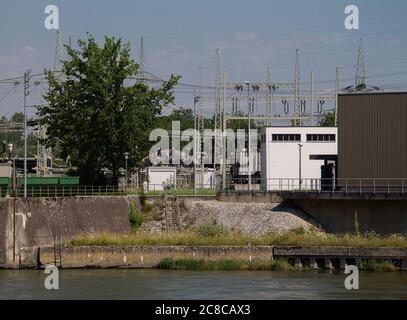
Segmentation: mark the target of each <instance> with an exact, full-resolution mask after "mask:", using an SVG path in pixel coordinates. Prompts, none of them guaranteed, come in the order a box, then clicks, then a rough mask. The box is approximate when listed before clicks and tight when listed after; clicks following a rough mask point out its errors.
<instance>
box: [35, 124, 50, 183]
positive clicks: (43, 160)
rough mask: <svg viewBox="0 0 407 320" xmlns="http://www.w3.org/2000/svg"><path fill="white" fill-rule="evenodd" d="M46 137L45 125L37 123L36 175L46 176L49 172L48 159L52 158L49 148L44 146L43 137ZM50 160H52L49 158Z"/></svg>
mask: <svg viewBox="0 0 407 320" xmlns="http://www.w3.org/2000/svg"><path fill="white" fill-rule="evenodd" d="M46 138H47V127H46V126H45V125H41V124H38V129H37V139H38V143H37V176H47V175H48V174H49V173H50V172H49V168H48V159H52V151H51V148H48V147H46V146H45V145H44V144H43V143H44V139H46ZM51 161H52V160H51Z"/></svg>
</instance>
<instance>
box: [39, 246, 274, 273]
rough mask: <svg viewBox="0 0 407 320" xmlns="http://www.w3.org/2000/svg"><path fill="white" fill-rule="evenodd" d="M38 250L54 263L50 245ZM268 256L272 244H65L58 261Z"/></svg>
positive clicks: (93, 263) (91, 263) (135, 262)
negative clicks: (124, 245) (110, 245)
mask: <svg viewBox="0 0 407 320" xmlns="http://www.w3.org/2000/svg"><path fill="white" fill-rule="evenodd" d="M38 254H39V256H38V261H39V262H40V264H41V265H46V264H50V263H55V260H56V259H55V255H54V248H41V249H40V250H39V252H38ZM272 256H273V248H272V247H270V246H262V247H229V246H218V247H209V246H208V247H205V246H202V247H195V246H140V247H66V248H61V260H60V261H61V265H62V267H63V268H85V267H90V268H92V267H93V268H112V267H122V268H152V267H157V266H158V264H159V263H160V262H161V261H162V260H163V259H164V258H173V259H197V260H199V259H204V260H211V261H216V260H229V259H232V260H257V261H271V259H272ZM57 260H58V258H57ZM57 264H58V261H57Z"/></svg>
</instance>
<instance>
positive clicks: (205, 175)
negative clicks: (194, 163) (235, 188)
mask: <svg viewBox="0 0 407 320" xmlns="http://www.w3.org/2000/svg"><path fill="white" fill-rule="evenodd" d="M201 179H202V184H201ZM195 186H196V187H197V188H201V189H214V188H215V186H216V183H215V170H214V169H213V168H205V169H204V170H203V172H202V170H200V169H196V171H195Z"/></svg>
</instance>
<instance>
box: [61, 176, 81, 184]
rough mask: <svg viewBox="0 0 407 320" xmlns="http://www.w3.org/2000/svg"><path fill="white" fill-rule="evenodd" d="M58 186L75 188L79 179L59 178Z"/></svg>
mask: <svg viewBox="0 0 407 320" xmlns="http://www.w3.org/2000/svg"><path fill="white" fill-rule="evenodd" d="M59 184H60V185H63V186H72V185H74V186H77V185H79V177H61V178H59Z"/></svg>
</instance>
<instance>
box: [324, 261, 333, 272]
mask: <svg viewBox="0 0 407 320" xmlns="http://www.w3.org/2000/svg"><path fill="white" fill-rule="evenodd" d="M324 267H325V269H329V270H332V269H333V268H334V267H333V265H332V261H331V259H329V258H325V260H324Z"/></svg>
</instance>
